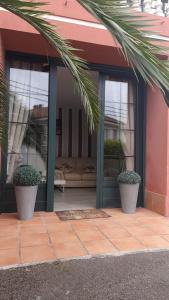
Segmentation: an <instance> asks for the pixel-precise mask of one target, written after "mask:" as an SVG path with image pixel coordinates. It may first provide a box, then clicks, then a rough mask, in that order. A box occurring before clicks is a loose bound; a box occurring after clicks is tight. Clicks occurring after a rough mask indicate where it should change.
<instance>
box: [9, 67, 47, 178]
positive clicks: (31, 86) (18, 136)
mask: <svg viewBox="0 0 169 300" xmlns="http://www.w3.org/2000/svg"><path fill="white" fill-rule="evenodd" d="M48 77H49V74H48V71H46V70H45V71H44V70H43V65H41V64H38V63H37V64H34V65H32V64H29V63H24V62H18V61H17V62H16V61H15V62H12V63H11V67H10V99H9V125H8V163H7V181H8V182H11V181H12V177H13V172H14V170H15V168H16V167H17V166H19V165H21V164H30V165H32V166H34V167H35V168H36V169H37V170H38V171H39V172H41V173H42V175H43V176H44V179H45V176H46V164H47V140H48Z"/></svg>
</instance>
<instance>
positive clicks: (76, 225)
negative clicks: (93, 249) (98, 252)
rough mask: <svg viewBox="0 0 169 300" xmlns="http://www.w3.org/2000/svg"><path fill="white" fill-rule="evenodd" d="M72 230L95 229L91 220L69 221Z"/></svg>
mask: <svg viewBox="0 0 169 300" xmlns="http://www.w3.org/2000/svg"><path fill="white" fill-rule="evenodd" d="M70 224H71V226H72V228H73V229H74V230H92V229H97V228H96V225H95V224H94V223H93V222H84V221H75V222H70Z"/></svg>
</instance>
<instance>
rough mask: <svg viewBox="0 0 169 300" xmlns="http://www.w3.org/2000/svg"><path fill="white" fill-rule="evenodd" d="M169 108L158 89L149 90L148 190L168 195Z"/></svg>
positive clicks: (147, 125)
mask: <svg viewBox="0 0 169 300" xmlns="http://www.w3.org/2000/svg"><path fill="white" fill-rule="evenodd" d="M167 136H168V108H167V105H166V104H165V103H164V99H163V96H162V94H161V93H160V91H159V90H158V89H157V88H154V89H152V88H150V87H148V88H147V120H146V162H145V163H146V164H145V165H146V189H147V190H149V191H153V192H156V193H159V194H163V195H165V194H166V187H167V151H168V149H167V143H168V139H167Z"/></svg>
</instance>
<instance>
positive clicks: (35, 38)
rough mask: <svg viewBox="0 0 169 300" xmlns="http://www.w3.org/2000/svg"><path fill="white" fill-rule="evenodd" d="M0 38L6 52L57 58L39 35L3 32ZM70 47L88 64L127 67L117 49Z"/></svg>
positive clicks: (81, 44) (90, 44)
mask: <svg viewBox="0 0 169 300" xmlns="http://www.w3.org/2000/svg"><path fill="white" fill-rule="evenodd" d="M2 36H3V39H4V41H5V49H6V50H8V51H16V52H22V53H31V54H37V55H44V56H55V57H56V56H58V55H57V53H56V52H55V51H54V50H53V49H52V47H50V46H49V44H48V43H47V42H46V41H45V40H44V39H43V38H42V37H41V36H40V35H37V34H30V33H25V32H18V31H16V32H12V31H9V30H3V31H2ZM72 45H73V46H74V47H75V48H77V49H80V50H81V51H77V52H76V54H78V55H79V56H81V57H82V58H84V59H86V60H87V61H88V62H92V63H96V64H106V65H112V66H121V67H127V66H128V65H127V63H126V62H125V61H124V59H123V56H122V55H121V54H120V53H119V51H118V49H117V48H114V47H110V46H103V45H96V44H92V43H82V42H80V41H72Z"/></svg>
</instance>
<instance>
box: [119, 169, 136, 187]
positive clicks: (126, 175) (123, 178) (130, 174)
mask: <svg viewBox="0 0 169 300" xmlns="http://www.w3.org/2000/svg"><path fill="white" fill-rule="evenodd" d="M117 180H118V182H119V183H127V184H136V183H140V182H141V177H140V175H139V174H137V173H136V172H134V171H124V172H122V173H120V174H119V176H118V178H117Z"/></svg>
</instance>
